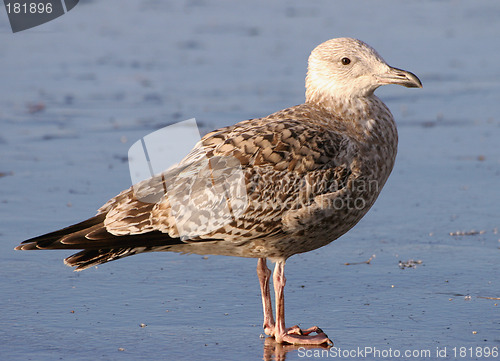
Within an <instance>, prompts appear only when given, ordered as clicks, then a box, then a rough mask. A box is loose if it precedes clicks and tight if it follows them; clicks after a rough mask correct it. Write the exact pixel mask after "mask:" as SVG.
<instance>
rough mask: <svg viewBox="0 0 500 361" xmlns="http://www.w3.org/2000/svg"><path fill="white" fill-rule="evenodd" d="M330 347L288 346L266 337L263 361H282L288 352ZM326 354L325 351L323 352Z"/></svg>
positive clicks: (327, 347)
mask: <svg viewBox="0 0 500 361" xmlns="http://www.w3.org/2000/svg"><path fill="white" fill-rule="evenodd" d="M331 347H332V346H328V345H326V344H324V345H290V344H283V343H277V342H276V341H275V340H274V338H272V337H266V339H265V340H264V356H262V359H263V360H264V361H284V360H286V354H287V353H288V352H290V351H299V349H300V350H303V351H305V350H318V349H319V350H329V349H330V348H331ZM325 352H326V351H325Z"/></svg>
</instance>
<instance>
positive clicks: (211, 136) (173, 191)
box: [16, 38, 422, 345]
mask: <svg viewBox="0 0 500 361" xmlns="http://www.w3.org/2000/svg"><path fill="white" fill-rule="evenodd" d="M386 84H399V85H402V86H405V87H408V88H421V87H422V84H421V82H420V80H419V79H418V78H417V76H415V75H414V74H413V73H411V72H408V71H405V70H401V69H398V68H394V67H391V66H389V65H388V64H387V63H386V62H385V61H384V60H383V59H382V57H381V56H380V55H379V54H378V53H377V52H376V51H375V50H374V49H373V48H372V47H370V46H369V45H367V44H366V43H364V42H362V41H360V40H357V39H352V38H337V39H331V40H328V41H326V42H324V43H322V44H320V45H319V46H317V47H316V48H315V49H314V50H313V51H312V52H311V55H310V57H309V61H308V72H307V76H306V100H305V103H303V104H300V105H297V106H293V107H290V108H287V109H284V110H281V111H278V112H276V113H273V114H271V115H269V116H266V117H263V118H258V119H250V120H246V121H242V122H240V123H237V124H235V125H232V126H228V127H225V128H221V129H218V130H215V131H213V132H211V133H208V134H207V135H205V136H204V137H203V138H202V139H201V140H200V142H198V143H197V144H196V145H195V147H194V148H193V150H192V151H191V152H190V153H189V154H188V155H187V156H186V157H185V158H184V159H183V160H182V161H181V162H180V163H179V164H177V165H175V166H173V167H171V168H169V169H168V170H167V171H165V172H163V173H160V174H157V175H155V176H152V177H151V178H150V179H147V180H145V181H142V182H140V183H139V184H138V185H134V186H132V187H131V188H130V189H127V190H124V191H122V192H121V193H120V194H118V195H117V196H116V197H114V198H112V199H111V200H109V201H108V202H107V203H106V204H104V205H103V206H102V207H101V208H100V209H99V210H98V212H97V215H96V216H94V217H92V218H89V219H87V220H85V221H83V222H80V223H78V224H74V225H72V226H69V227H66V228H64V229H61V230H58V231H55V232H52V233H48V234H45V235H41V236H38V237H35V238H31V239H28V240H26V241H24V242H22V243H21V244H20V245H19V246H18V247H16V249H18V250H34V249H79V250H81V251H80V252H78V253H76V254H74V255H72V256H70V257H68V258H66V259H65V263H66V264H67V265H69V266H74V267H76V270H83V269H86V268H89V267H92V266H96V265H99V264H102V263H105V262H109V261H113V260H117V259H120V258H123V257H126V256H130V255H134V254H138V253H144V252H153V251H170V252H179V253H194V254H200V255H207V254H211V255H226V256H238V257H251V258H257V259H258V262H257V275H258V278H259V281H260V288H261V293H262V305H263V311H264V323H263V327H264V332H265V333H266V334H267V335H269V336H272V337H274V339H275V341H276V342H277V343H289V344H295V345H300V344H304V345H321V344H332V342H331V340H330V339H329V338H328V337H327V335H326V334H325V333H324V332H323V331H322V330H321V329H320V328H318V327H316V326H314V327H311V328H308V329H301V328H299V327H298V326H293V327H289V328H287V327H286V326H285V300H284V287H285V283H286V279H285V274H284V267H285V262H286V260H287V259H288V258H289V257H291V256H292V255H295V254H298V253H303V252H309V251H312V250H314V249H317V248H319V247H323V246H325V245H327V244H329V243H331V242H332V241H334V240H336V239H337V238H339V237H340V236H342V235H343V234H345V233H346V232H347V231H348V230H350V229H351V228H352V227H354V225H356V223H357V222H358V221H359V220H360V219H361V218H362V217H363V216H364V215H365V214H366V212H368V210H369V209H370V207H371V206H372V205H373V203H374V202H375V200H376V199H377V197H378V195H379V193H380V191H381V190H382V187H383V186H384V184H385V182H386V180H387V178H388V177H389V174H390V173H391V171H392V168H393V165H394V162H395V158H396V152H397V143H398V136H397V130H396V125H395V122H394V119H393V116H392V114H391V112H390V111H389V109H388V108H387V106H386V105H385V104H384V103H383V102H382V101H381V100H380V99H379V98H377V97H376V96H375V95H374V91H375V90H376V89H377V88H378V87H380V86H381V85H386ZM217 169H218V170H219V173H217V175H214V173H213V172H215V171H216V170H217ZM235 169H236V171H234V170H235ZM211 172H212V173H211ZM233 175H236V176H235V177H233ZM235 184H236V185H235ZM217 186H219V188H217ZM221 187H222V188H221ZM224 187H225V188H224ZM166 188H168V191H165V189H166ZM220 189H222V191H220ZM228 189H229V190H228ZM221 192H222V193H223V196H222V197H221V196H220V193H221ZM221 205H222V206H221ZM221 207H222V208H224V207H225V208H224V209H225V210H226V211H224V212H222V211H221V209H222V208H221ZM210 209H211V210H212V211H210ZM227 210H229V212H227ZM223 213H224V214H223ZM228 214H229V216H228ZM267 259H269V260H270V261H272V262H274V263H275V267H274V273H273V275H272V280H273V285H274V292H275V312H276V313H275V317H274V315H273V308H272V303H271V293H270V286H269V281H270V279H271V270H270V269H269V268H268V267H267Z"/></svg>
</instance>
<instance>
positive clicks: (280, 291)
mask: <svg viewBox="0 0 500 361" xmlns="http://www.w3.org/2000/svg"><path fill="white" fill-rule="evenodd" d="M273 284H274V294H275V297H276V325H275V328H274V338H275V340H276V342H277V343H291V344H294V345H321V344H325V343H326V344H333V343H332V341H330V339H329V338H328V336H326V335H325V333H324V332H323V331H322V330H321V329H320V328H319V327H316V326H314V327H311V328H308V329H306V330H301V329H300V328H299V327H298V326H293V327H290V328H289V329H286V328H285V294H284V290H285V284H286V278H285V261H284V260H283V261H277V262H276V266H275V267H274V274H273ZM311 332H315V333H316V335H314V336H308V335H309V334H310V333H311Z"/></svg>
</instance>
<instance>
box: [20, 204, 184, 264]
mask: <svg viewBox="0 0 500 361" xmlns="http://www.w3.org/2000/svg"><path fill="white" fill-rule="evenodd" d="M105 217H106V214H105V213H101V214H98V215H96V216H95V217H92V218H89V219H87V220H85V221H83V222H80V223H77V224H74V225H72V226H69V227H66V228H63V229H60V230H58V231H55V232H50V233H47V234H44V235H41V236H38V237H34V238H31V239H28V240H26V241H24V242H22V243H21V244H20V245H19V246H17V247H16V248H15V249H16V250H37V249H81V250H82V251H81V252H78V253H76V254H74V255H72V256H70V257H68V258H66V259H65V260H64V263H65V264H67V265H68V266H71V267H76V271H81V270H84V269H86V268H89V267H92V266H96V265H99V264H102V263H106V262H109V261H114V260H116V259H120V258H123V257H127V256H131V255H134V254H138V253H143V252H151V251H161V250H167V249H168V248H169V246H171V245H175V244H182V241H181V240H180V239H179V238H171V237H169V236H168V234H165V233H162V232H160V231H151V232H147V233H143V234H134V235H121V236H115V235H113V234H111V233H109V232H108V231H107V230H106V228H105V226H104V219H105Z"/></svg>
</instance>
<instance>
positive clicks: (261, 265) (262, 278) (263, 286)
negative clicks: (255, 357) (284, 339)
mask: <svg viewBox="0 0 500 361" xmlns="http://www.w3.org/2000/svg"><path fill="white" fill-rule="evenodd" d="M257 276H258V277H259V283H260V292H261V293H262V308H263V309H264V325H263V327H264V333H265V334H266V335H272V334H273V332H274V317H273V306H272V304H271V292H270V291H269V279H270V278H271V270H270V269H269V268H267V260H266V259H265V258H259V260H258V262H257Z"/></svg>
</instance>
